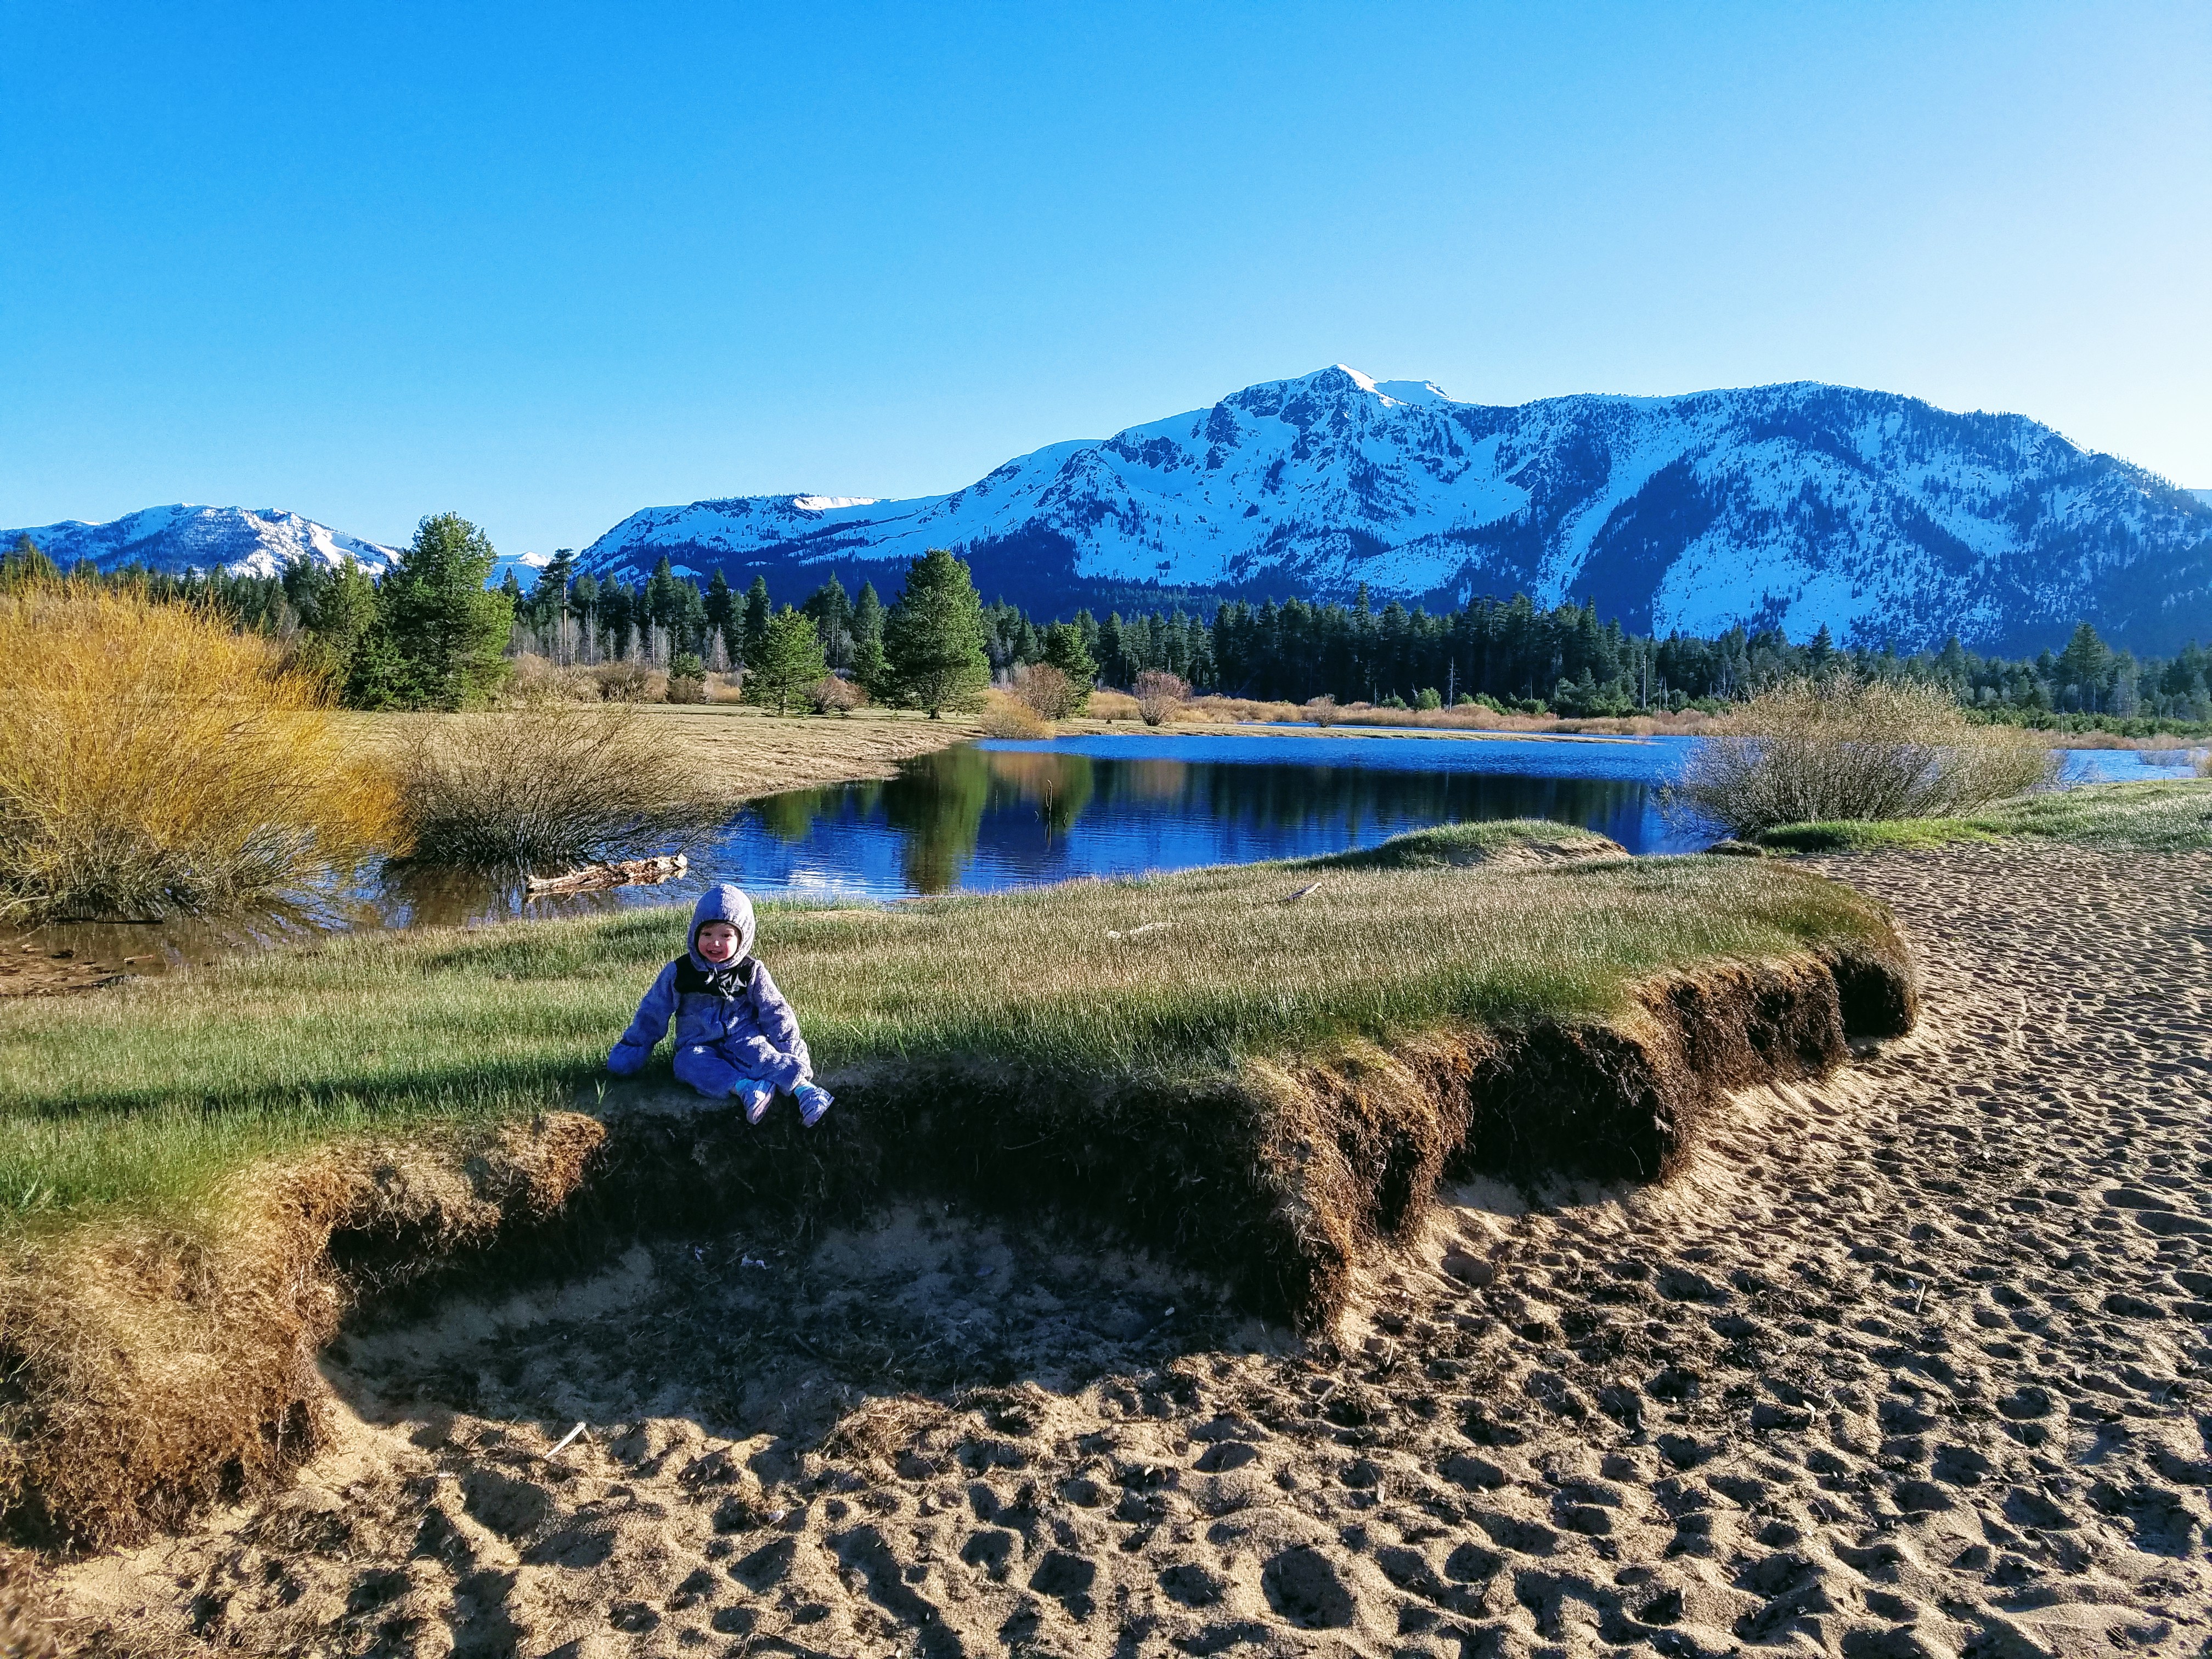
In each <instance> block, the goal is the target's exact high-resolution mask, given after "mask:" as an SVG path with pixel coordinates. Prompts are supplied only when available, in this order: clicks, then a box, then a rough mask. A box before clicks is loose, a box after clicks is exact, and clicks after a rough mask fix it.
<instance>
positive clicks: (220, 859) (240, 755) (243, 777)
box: [0, 582, 394, 920]
mask: <svg viewBox="0 0 2212 1659" xmlns="http://www.w3.org/2000/svg"><path fill="white" fill-rule="evenodd" d="M0 662H4V663H6V664H7V665H8V670H9V688H8V709H7V714H6V717H5V718H4V719H0V917H6V918H14V919H22V920H35V919H38V918H40V917H46V916H52V915H64V914H79V915H85V914H99V915H159V914H161V913H164V912H167V911H170V910H178V909H181V910H204V909H210V908H219V907H222V906H225V905H228V904H233V903H235V902H240V901H242V900H244V899H246V898H248V897H251V896H255V895H258V894H264V893H267V892H269V891H270V890H281V889H285V888H290V887H295V886H298V885H301V884H305V883H307V882H310V881H312V880H313V879H314V878H317V877H319V876H321V875H322V874H324V873H325V872H328V871H329V870H331V869H332V868H334V867H343V866H348V865H350V864H352V863H353V862H355V861H356V860H358V859H359V858H361V857H362V856H363V855H364V854H367V853H368V852H370V851H372V850H374V849H376V848H380V846H382V845H384V844H385V843H386V841H387V839H388V838H389V836H391V834H392V830H393V828H394V820H393V804H394V803H393V793H392V781H391V779H390V777H389V775H388V773H387V772H386V769H385V768H384V767H383V766H382V764H381V763H380V762H379V761H378V760H376V759H375V758H374V757H363V756H359V755H356V754H353V753H349V750H348V749H347V746H346V744H344V743H343V741H342V740H341V738H340V735H339V733H338V732H337V731H336V730H334V728H333V726H332V722H331V715H330V713H329V711H328V708H327V702H328V698H327V695H326V688H325V686H324V684H323V683H322V682H321V680H320V679H319V678H317V677H316V676H314V675H313V674H311V673H308V672H307V671H303V670H301V669H300V668H298V667H296V666H295V665H291V664H290V663H289V662H288V661H287V660H286V659H285V657H284V655H283V652H282V651H281V650H280V648H279V647H277V646H276V644H275V643H274V642H273V641H270V640H267V639H264V638H262V637H261V636H259V635H252V634H243V633H240V632H239V631H238V630H237V629H235V628H234V626H233V625H232V623H230V621H229V620H228V618H226V617H222V616H220V615H218V614H217V613H216V612H215V611H210V610H209V609H206V608H204V607H203V606H198V605H157V604H155V603H153V602H152V601H150V600H149V599H147V597H146V596H145V595H144V594H143V592H132V591H131V590H130V589H128V588H114V587H108V586H93V585H90V584H80V583H68V582H48V583H39V582H27V583H22V584H19V585H16V586H12V587H10V588H9V589H8V590H7V591H5V592H0Z"/></svg>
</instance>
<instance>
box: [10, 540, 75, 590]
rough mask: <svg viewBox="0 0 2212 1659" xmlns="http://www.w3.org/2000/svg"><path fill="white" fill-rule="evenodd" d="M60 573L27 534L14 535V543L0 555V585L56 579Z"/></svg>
mask: <svg viewBox="0 0 2212 1659" xmlns="http://www.w3.org/2000/svg"><path fill="white" fill-rule="evenodd" d="M61 574H62V571H61V567H60V566H59V565H58V564H56V563H55V562H53V561H52V559H50V558H48V557H47V556H46V554H45V553H44V552H43V551H42V550H40V547H39V544H37V543H36V542H34V541H33V540H32V539H31V538H29V537H28V536H18V537H16V538H15V546H14V547H12V548H10V549H9V550H8V552H7V554H6V555H5V556H0V587H6V586H12V585H13V584H15V583H16V582H39V581H58V580H61Z"/></svg>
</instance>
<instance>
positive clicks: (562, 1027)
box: [0, 824, 1887, 1229]
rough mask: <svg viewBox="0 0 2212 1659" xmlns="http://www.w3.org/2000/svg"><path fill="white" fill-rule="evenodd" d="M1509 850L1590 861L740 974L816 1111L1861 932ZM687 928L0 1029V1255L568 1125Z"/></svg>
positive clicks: (860, 938) (1415, 850)
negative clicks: (435, 1148)
mask: <svg viewBox="0 0 2212 1659" xmlns="http://www.w3.org/2000/svg"><path fill="white" fill-rule="evenodd" d="M1532 831H1533V832H1534V835H1535V836H1536V837H1537V838H1538V839H1541V840H1550V841H1565V842H1576V841H1578V840H1583V839H1586V837H1585V836H1584V833H1583V832H1582V831H1579V830H1575V829H1571V828H1569V827H1567V826H1564V825H1559V824H1539V825H1533V826H1526V827H1523V828H1521V829H1499V828H1498V827H1496V826H1480V827H1478V826H1468V827H1466V828H1464V829H1455V830H1449V831H1443V832H1427V833H1425V835H1423V836H1412V837H1407V838H1404V839H1402V840H1401V842H1397V843H1394V844H1393V850H1391V851H1388V852H1385V853H1383V854H1376V853H1372V852H1370V853H1364V854H1350V855H1346V856H1343V857H1340V858H1335V859H1320V860H1304V861H1300V862H1296V863H1287V864H1261V865H1248V866H1224V867H1219V868H1213V869H1206V870H1195V871H1189V872H1182V873H1180V874H1176V875H1170V876H1164V877H1159V878H1152V879H1148V880H1143V881H1130V882H1076V883H1072V884H1067V885H1065V886H1060V887H1054V888H1047V889H1041V890H1029V891H1022V892H1014V893H1006V894H997V895H991V896H953V897H946V898H939V899H933V900H929V901H926V902H918V903H913V904H905V905H899V906H896V907H892V908H889V909H885V910H850V909H847V910H822V909H818V908H798V907H777V906H764V907H763V919H762V929H761V945H760V950H761V952H762V955H763V959H764V960H765V961H766V962H767V963H769V966H770V968H771V969H773V971H774V972H775V975H776V978H777V981H778V982H779V983H780V984H781V986H782V987H784V989H785V990H786V992H787V994H789V995H790V996H791V997H792V999H793V1002H794V1003H795V1005H796V1006H797V1007H798V1009H799V1015H800V1018H801V1020H802V1022H803V1023H804V1024H805V1028H806V1030H807V1034H808V1037H809V1040H810V1042H811V1044H812V1046H813V1048H814V1052H815V1055H816V1059H817V1065H818V1066H820V1068H821V1069H822V1070H823V1073H824V1074H825V1076H826V1077H827V1078H829V1079H830V1080H831V1081H832V1082H833V1084H834V1082H835V1079H836V1076H837V1075H838V1073H841V1072H842V1073H852V1072H854V1071H855V1070H857V1069H860V1068H879V1067H884V1066H900V1065H903V1064H911V1063H915V1062H926V1061H943V1060H956V1061H963V1062H969V1063H975V1064H983V1065H994V1066H1005V1067H1007V1068H1014V1069H1018V1068H1042V1069H1044V1070H1047V1071H1050V1072H1053V1073H1060V1074H1062V1075H1066V1074H1069V1073H1073V1074H1078V1075H1084V1076H1095V1075H1100V1074H1109V1073H1110V1074H1123V1075H1126V1074H1128V1073H1132V1072H1135V1073H1149V1074H1158V1075H1163V1076H1171V1077H1177V1078H1184V1079H1188V1078H1190V1077H1191V1076H1193V1075H1194V1074H1196V1073H1209V1072H1213V1073H1218V1072H1220V1071H1223V1070H1225V1069H1228V1068H1231V1067H1233V1066H1236V1065H1237V1062H1238V1061H1239V1060H1240V1059H1241V1058H1243V1057H1245V1056H1251V1055H1261V1054H1267V1055H1274V1056H1288V1055H1292V1054H1305V1053H1312V1052H1314V1051H1316V1050H1317V1049H1322V1048H1327V1047H1328V1045H1329V1044H1330V1043H1331V1042H1332V1041H1333V1040H1336V1039H1340V1038H1346V1037H1350V1036H1371V1037H1379V1038H1384V1039H1387V1038H1388V1037H1389V1036H1391V1035H1393V1034H1394V1033H1401V1032H1405V1031H1408V1030H1416V1029H1420V1028H1424V1027H1434V1026H1436V1025H1437V1024H1440V1023H1444V1022H1458V1021H1465V1022H1480V1023H1489V1024H1514V1023H1518V1022H1523V1021H1527V1020H1529V1019H1532V1018H1536V1017H1539V1016H1543V1015H1575V1014H1603V1013H1606V1012H1611V1011H1613V1010H1614V1009H1616V1008H1618V1007H1619V1006H1621V1004H1622V1002H1623V1000H1624V998H1625V995H1626V990H1627V987H1629V986H1630V985H1631V983H1632V981H1635V980H1637V979H1638V978H1640V977H1643V976H1645V975H1649V974H1650V972H1652V971H1654V970H1656V969H1662V968H1665V967H1668V966H1676V965H1680V966H1687V965H1691V964H1693V963H1698V962H1700V961H1705V960H1710V959H1712V958H1716V957H1771V956H1774V955H1777V954H1780V953H1785V952H1790V951H1800V950H1802V949H1805V948H1807V947H1808V946H1817V945H1822V944H1832V943H1848V942H1856V941H1869V940H1876V939H1881V938H1882V937H1884V936H1885V935H1886V932H1887V923H1886V921H1885V920H1884V917H1883V914H1882V913H1881V911H1880V909H1879V908H1877V907H1876V906H1875V905H1873V904H1872V903H1871V902H1869V901H1867V900H1865V899H1863V898H1861V897H1860V896H1857V894H1855V893H1853V892H1851V891H1850V890H1849V889H1847V888H1844V887H1843V886H1841V885H1839V884H1834V883H1831V882H1827V881H1824V880H1821V879H1820V878H1815V877H1814V876H1811V875H1810V874H1808V873H1807V872H1801V871H1796V870H1792V869H1790V868H1787V867H1784V866H1776V865H1772V864H1761V863H1759V862H1758V861H1755V860H1719V859H1668V860H1611V861H1605V862H1599V863H1594V864H1582V865H1568V866H1560V867H1558V868H1554V869H1551V870H1545V871H1514V870H1511V869H1506V868H1499V869H1493V870H1487V871H1486V870H1482V869H1480V868H1477V869H1468V868H1466V867H1462V866H1464V865H1465V864H1466V862H1467V861H1468V859H1469V858H1470V857H1480V856H1484V855H1489V854H1496V853H1498V852H1499V851H1501V850H1506V849H1508V848H1510V846H1511V845H1512V843H1513V842H1515V840H1516V837H1520V838H1526V837H1527V836H1529V835H1530V834H1531V832H1532ZM1316 883H1318V886H1317V887H1315V888H1314V890H1313V891H1311V892H1310V893H1308V894H1307V895H1306V896H1303V897H1299V898H1297V899H1292V898H1291V895H1292V894H1293V893H1297V892H1298V891H1299V890H1301V889H1304V888H1307V887H1309V886H1313V885H1314V884H1316ZM685 916H686V912H685V911H684V909H682V908H671V909H654V910H646V911H631V912H628V913H624V914H622V915H613V916H608V917H599V918H592V919H588V920H581V921H547V922H527V923H517V924H513V925H509V926H506V927H487V928H482V929H477V930H472V931H468V932H459V933H453V932H439V933H413V934H399V935H367V936H360V937H354V938H347V939H338V940H336V941H334V942H332V943H331V944H328V945H324V946H322V947H319V948H315V949H310V950H304V951H279V952H270V953H268V954H264V955H259V956H254V957H241V958H238V959H235V960H232V961H228V962H223V963H218V964H217V965H216V966H213V967H210V968H206V969H197V970H191V971H188V972H185V973H181V974H179V975H174V976H173V977H172V978H168V979H164V980H159V981H140V982H138V983H136V984H126V985H125V986H121V987H114V988H112V989H109V990H106V991H102V992H98V993H94V994H88V995H85V996H81V997H75V998H66V999H62V998H57V999H40V1000H20V1001H15V1002H12V1003H8V1004H0V1206H5V1207H4V1210H0V1227H8V1228H15V1229H20V1228H21V1227H22V1226H24V1225H46V1224H44V1223H41V1222H40V1218H48V1220H49V1221H52V1222H58V1221H65V1220H68V1219H70V1218H82V1217H84V1216H87V1215H90V1214H95V1213H99V1212H105V1211H112V1210H116V1209H118V1208H120V1209H123V1210H128V1211H132V1212H145V1213H148V1214H150V1215H155V1216H159V1217H161V1218H167V1219H172V1220H179V1219H182V1218H189V1217H190V1216H191V1215H193V1214H195V1213H197V1212H199V1211H200V1209H201V1207H202V1206H204V1202H205V1200H206V1199H207V1197H208V1195H209V1194H210V1192H212V1191H213V1190H214V1189H216V1187H217V1186H218V1185H219V1183H220V1182H221V1181H222V1178H223V1177H224V1176H226V1175H227V1174H228V1172H231V1171H234V1170H236V1169H237V1168H239V1167H240V1165H241V1164H246V1163H247V1162H249V1161H251V1160H253V1159H257V1158H264V1157H266V1156H269V1155H270V1154H276V1153H283V1152H289V1151H296V1150H298V1149H301V1148H302V1147H305V1146H308V1145H311V1144H313V1143H314V1142H317V1141H320V1140H325V1139H331V1138H334V1137H342V1136H346V1135H349V1134H354V1133H365V1132H374V1133H380V1134H388V1133H395V1132H396V1133H402V1134H408V1133H434V1132H435V1131H436V1130H437V1129H439V1128H440V1127H441V1126H460V1125H467V1124H476V1123H482V1122H483V1121H487V1120H491V1119H496V1118H501V1117H504V1116H508V1115H516V1114H521V1113H527V1112H530V1111H533V1110H538V1109H544V1108H546V1107H550V1106H568V1105H573V1104H576V1103H581V1104H583V1105H584V1106H585V1107H586V1108H588V1107H589V1106H590V1105H591V1103H592V1099H593V1088H594V1080H595V1079H599V1078H601V1077H603V1075H604V1073H602V1071H601V1065H602V1061H603V1060H604V1056H605V1052H606V1049H607V1048H608V1046H609V1045H610V1044H611V1042H612V1041H613V1040H614V1038H615V1036H617V1033H618V1032H619V1031H620V1030H621V1029H622V1027H623V1024H624V1023H625V1022H626V1021H627V1020H628V1018H629V1015H630V1013H631V1011H632V1009H633V1008H634V1006H635V1002H636V999H637V998H638V996H639V995H640V994H641V993H642V991H643V990H644V988H645V987H646V985H647V982H648V981H650V980H651V978H652V976H653V973H654V972H655V970H656V969H658V968H659V965H660V964H661V963H663V962H665V961H666V960H667V959H668V958H669V957H671V956H672V955H674V954H675V953H676V951H678V949H679V948H680V947H681V945H682V940H683V932H684V920H685ZM1162 922H1164V923H1166V924H1167V925H1166V926H1165V927H1156V926H1152V924H1157V923H1162ZM1139 929H1144V930H1145V931H1142V932H1139V931H1137V930H1139ZM1116 935H1120V936H1121V937H1116ZM665 1066H666V1062H665V1060H659V1061H657V1062H656V1069H657V1072H658V1073H659V1075H660V1076H661V1077H662V1078H663V1079H664V1080H665Z"/></svg>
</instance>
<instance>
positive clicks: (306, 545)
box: [0, 501, 399, 576]
mask: <svg viewBox="0 0 2212 1659" xmlns="http://www.w3.org/2000/svg"><path fill="white" fill-rule="evenodd" d="M22 536H28V537H29V538H31V539H32V541H33V542H34V543H36V544H38V546H39V548H40V550H41V551H42V552H44V553H45V554H46V556H47V557H48V558H50V559H52V561H53V562H55V563H56V564H58V565H59V566H61V567H62V568H64V570H66V569H68V568H70V566H72V565H75V564H77V563H79V562H82V561H83V560H86V559H89V560H91V561H92V562H93V563H94V565H96V566H97V567H98V568H100V569H101V570H102V571H110V570H115V569H118V568H121V567H122V566H125V565H131V564H137V565H143V566H145V567H146V568H148V569H149V570H159V571H164V572H167V573H168V574H180V573H182V572H183V571H185V570H188V569H190V570H228V571H231V572H233V573H234V574H240V575H256V576H273V575H275V574H276V573H277V572H278V571H280V570H282V569H283V568H284V567H285V566H286V565H287V564H289V563H290V562H292V561H294V560H295V559H306V560H308V561H309V562H313V563H317V564H325V565H331V566H336V565H337V564H338V563H339V562H341V561H343V560H345V559H349V558H350V559H352V560H353V561H354V562H356V563H357V564H359V565H360V566H361V567H362V568H363V569H365V570H368V571H370V572H372V573H375V572H380V571H382V570H384V569H386V568H388V567H389V566H390V565H391V563H392V561H393V560H394V559H396V558H398V556H399V550H398V549H397V548H394V547H386V546H384V545H383V544H380V543H378V542H372V541H367V540H364V539H363V538H361V537H359V536H349V535H347V534H346V533H345V532H343V531H338V530H333V529H331V527H330V526H328V525H325V524H318V523H316V522H315V520H313V519H307V518H302V517H301V515H300V514H299V513H292V512H288V511H286V510H285V509H284V508H282V507H202V506H198V505H196V504H194V503H191V502H186V501H176V502H172V503H171V504H170V505H168V506H167V507H144V508H142V509H141V510H139V511H138V512H136V513H125V515H124V516H123V517H122V518H119V519H114V520H110V521H109V522H107V523H106V524H87V523H85V522H83V521H82V520H78V519H66V520H63V521H62V522H60V523H59V524H48V525H37V526H30V527H28V528H26V529H21V530H5V531H0V545H6V546H9V547H12V546H14V545H15V541H16V538H19V537H22Z"/></svg>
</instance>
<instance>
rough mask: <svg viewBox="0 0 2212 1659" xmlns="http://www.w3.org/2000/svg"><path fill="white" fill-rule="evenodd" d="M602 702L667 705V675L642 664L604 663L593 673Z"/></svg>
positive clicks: (594, 682) (593, 679) (593, 681)
mask: <svg viewBox="0 0 2212 1659" xmlns="http://www.w3.org/2000/svg"><path fill="white" fill-rule="evenodd" d="M592 683H593V684H595V685H597V686H598V688H599V700H600V701H601V702H667V701H668V676H667V675H665V674H664V673H662V672H660V671H659V670H658V669H653V668H647V666H646V665H644V664H643V663H639V662H603V663H601V664H600V665H599V666H598V667H597V668H595V669H593V670H592Z"/></svg>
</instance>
